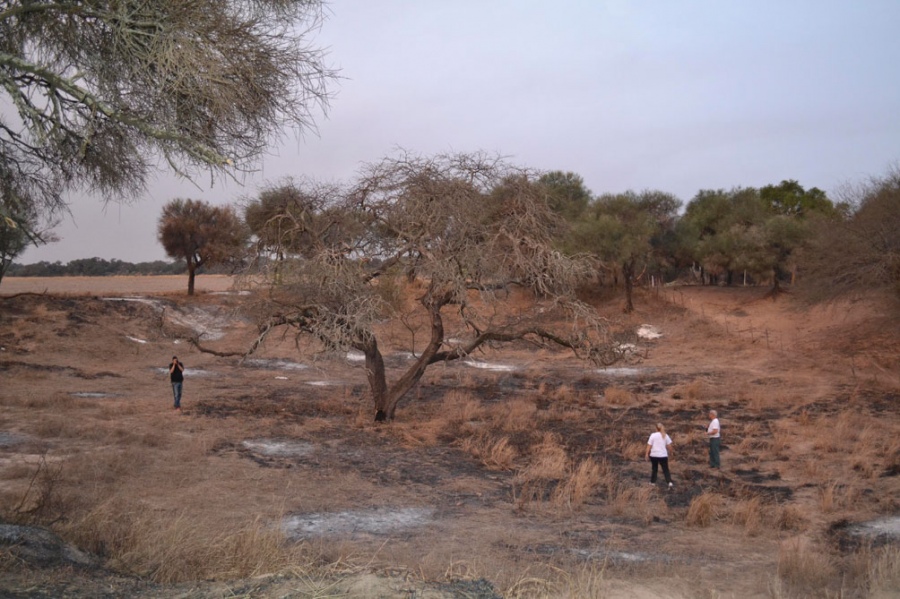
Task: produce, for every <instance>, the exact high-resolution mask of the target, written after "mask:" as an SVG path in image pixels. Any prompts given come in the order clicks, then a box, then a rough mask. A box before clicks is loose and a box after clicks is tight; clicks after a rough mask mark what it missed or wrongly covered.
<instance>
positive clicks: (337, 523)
mask: <svg viewBox="0 0 900 599" xmlns="http://www.w3.org/2000/svg"><path fill="white" fill-rule="evenodd" d="M433 514H434V509H432V508H399V509H394V510H391V509H387V508H385V509H379V510H365V511H351V512H338V513H334V514H299V515H295V516H288V517H287V518H285V519H284V521H283V523H282V529H283V530H284V533H285V534H286V535H288V536H289V537H294V538H303V537H308V536H327V535H339V534H347V533H373V534H384V533H389V532H392V531H395V530H401V529H405V528H412V527H416V526H422V525H424V524H426V523H428V521H429V520H431V519H432V516H433Z"/></svg>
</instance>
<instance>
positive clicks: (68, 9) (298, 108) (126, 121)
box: [0, 0, 334, 224]
mask: <svg viewBox="0 0 900 599" xmlns="http://www.w3.org/2000/svg"><path fill="white" fill-rule="evenodd" d="M320 20H321V2H320V1H319V0H167V1H165V2H148V1H146V0H119V1H117V2H109V1H104V0H53V1H50V0H43V1H41V0H4V1H0V107H2V108H3V109H4V111H5V114H4V115H3V116H2V118H0V194H2V196H3V200H4V201H3V202H0V216H2V217H8V218H10V219H13V220H15V219H16V218H17V217H16V214H24V213H26V212H27V210H26V208H25V206H32V207H34V208H36V209H37V210H38V212H51V213H53V212H58V211H61V210H64V209H65V204H64V202H63V192H64V191H66V190H67V189H71V188H81V189H88V190H91V191H99V192H102V193H103V194H105V196H106V197H107V198H108V199H117V198H119V197H122V196H123V195H124V196H127V195H128V194H133V193H135V192H138V191H140V190H142V189H143V187H144V185H145V182H146V181H147V178H148V176H149V175H150V174H151V173H152V172H153V171H154V170H155V169H156V168H157V167H158V166H161V165H163V164H167V165H168V166H169V167H170V168H172V169H173V170H174V171H176V172H177V173H180V174H182V175H185V176H188V177H193V176H195V175H198V174H200V173H202V172H209V173H211V174H216V173H219V174H222V173H229V174H231V173H233V172H234V171H235V169H243V168H247V167H249V166H250V165H252V164H253V163H254V161H255V160H256V159H257V158H258V157H259V155H260V153H261V152H262V151H263V150H264V149H265V147H266V146H267V145H268V144H269V143H271V141H272V140H273V138H276V137H277V136H278V135H280V134H281V133H282V132H283V131H285V130H286V128H291V127H292V128H295V129H300V130H304V129H308V128H309V127H311V126H313V111H314V110H315V109H318V108H319V107H324V105H325V102H326V100H327V90H326V84H327V83H328V82H329V80H330V79H332V78H333V76H334V73H333V72H332V71H330V70H329V69H328V68H327V67H326V66H325V64H324V62H323V55H322V52H321V51H320V50H318V49H315V48H313V47H311V46H310V44H309V38H310V36H311V34H312V33H313V32H314V30H315V28H316V27H318V25H319V23H320ZM9 108H13V109H14V111H10V110H9ZM10 206H13V207H15V208H16V210H15V211H10V210H8V208H9V207H10ZM18 224H26V223H18Z"/></svg>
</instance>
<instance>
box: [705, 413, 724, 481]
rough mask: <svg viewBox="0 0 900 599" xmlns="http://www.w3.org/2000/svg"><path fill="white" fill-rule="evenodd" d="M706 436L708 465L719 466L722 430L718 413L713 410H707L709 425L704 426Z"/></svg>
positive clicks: (711, 466)
mask: <svg viewBox="0 0 900 599" xmlns="http://www.w3.org/2000/svg"><path fill="white" fill-rule="evenodd" d="M706 436H707V437H709V467H710V468H719V467H720V466H721V461H720V460H719V450H720V449H721V447H722V430H721V427H720V426H719V414H718V413H717V412H716V411H715V410H710V411H709V426H708V427H706Z"/></svg>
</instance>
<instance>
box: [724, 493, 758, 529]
mask: <svg viewBox="0 0 900 599" xmlns="http://www.w3.org/2000/svg"><path fill="white" fill-rule="evenodd" d="M762 507H763V506H762V500H761V499H760V498H759V497H754V498H752V499H747V500H745V501H740V502H738V503H737V504H736V505H735V506H734V507H733V508H732V510H731V519H732V522H733V523H734V524H735V525H736V526H741V527H743V529H744V532H745V533H746V534H747V535H749V536H751V537H752V536H756V535H758V534H759V533H760V531H761V530H762V522H763V509H762Z"/></svg>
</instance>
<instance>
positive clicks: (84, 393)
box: [69, 391, 117, 398]
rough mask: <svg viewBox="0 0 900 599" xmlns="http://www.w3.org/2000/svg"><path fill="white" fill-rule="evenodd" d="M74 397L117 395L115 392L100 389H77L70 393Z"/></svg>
mask: <svg viewBox="0 0 900 599" xmlns="http://www.w3.org/2000/svg"><path fill="white" fill-rule="evenodd" d="M69 395H71V396H72V397H87V398H98V397H117V395H116V394H115V393H103V392H100V391H75V392H73V393H69Z"/></svg>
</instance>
